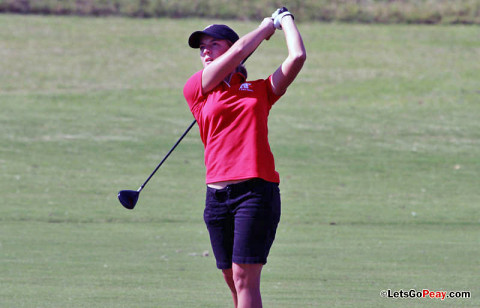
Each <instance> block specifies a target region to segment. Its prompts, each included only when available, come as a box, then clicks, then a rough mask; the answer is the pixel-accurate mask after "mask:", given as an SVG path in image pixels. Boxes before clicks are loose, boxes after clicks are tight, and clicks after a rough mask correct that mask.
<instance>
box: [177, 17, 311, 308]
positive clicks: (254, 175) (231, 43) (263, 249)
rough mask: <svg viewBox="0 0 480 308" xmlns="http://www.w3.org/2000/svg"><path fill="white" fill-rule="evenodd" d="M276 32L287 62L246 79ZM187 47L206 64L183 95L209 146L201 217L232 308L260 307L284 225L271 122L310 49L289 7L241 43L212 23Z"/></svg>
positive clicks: (206, 149)
mask: <svg viewBox="0 0 480 308" xmlns="http://www.w3.org/2000/svg"><path fill="white" fill-rule="evenodd" d="M276 28H277V29H282V30H283V32H284V34H285V38H286V43H287V47H288V56H287V58H286V59H285V60H284V61H283V63H282V64H281V65H280V67H279V68H278V69H277V70H276V71H275V72H274V73H273V74H271V75H270V76H268V77H267V78H266V79H262V80H255V81H246V77H247V76H246V75H247V74H246V70H245V68H244V67H243V65H242V63H243V62H244V61H245V59H246V58H247V57H248V56H249V55H250V54H252V53H253V52H254V51H255V49H256V48H257V47H258V46H259V45H260V43H262V42H263V40H268V39H269V38H270V37H271V36H272V35H273V34H274V32H275V29H276ZM188 43H189V45H190V47H192V48H198V49H199V50H200V59H201V61H202V64H203V69H202V70H200V71H198V72H197V73H195V74H193V75H192V76H191V77H190V78H189V79H188V81H187V83H186V84H185V87H184V90H183V91H184V96H185V99H186V101H187V102H188V105H189V107H190V110H191V112H192V113H193V115H194V117H195V119H196V120H197V122H198V125H199V129H200V136H201V139H202V141H203V144H204V146H205V166H206V183H207V193H206V206H205V212H204V219H205V223H206V225H207V228H208V231H209V234H210V241H211V244H212V249H213V253H214V255H215V259H216V263H217V267H218V268H219V269H221V270H222V272H223V276H224V279H225V281H226V283H227V284H228V286H229V287H230V290H231V292H232V296H233V301H234V304H235V307H242V308H245V307H262V299H261V295H260V274H261V271H262V267H263V265H264V264H265V263H267V256H268V253H269V250H270V247H271V245H272V243H273V240H274V238H275V232H276V229H277V225H278V222H279V220H280V191H279V188H278V183H279V182H280V178H279V175H278V173H277V172H276V171H275V164H274V158H273V155H272V152H271V150H270V145H269V143H268V127H267V118H268V114H269V111H270V108H271V107H272V105H273V104H274V103H275V102H276V101H277V100H278V99H279V98H280V97H281V96H282V95H283V94H284V93H285V91H286V90H287V87H288V86H289V85H290V84H291V83H292V82H293V80H294V79H295V77H296V76H297V74H298V73H299V71H300V69H301V68H302V66H303V63H304V62H305V59H306V52H305V47H304V45H303V42H302V38H301V36H300V33H299V31H298V29H297V27H296V25H295V22H294V18H293V16H292V14H290V13H289V12H288V10H287V9H286V8H282V9H278V10H277V11H276V12H275V13H274V14H273V15H272V17H269V18H265V19H264V20H263V21H262V23H261V24H260V26H259V27H258V28H257V29H255V30H253V31H251V32H249V33H248V34H246V35H245V36H243V37H241V38H239V37H238V35H237V34H236V33H235V32H234V31H233V30H232V29H230V28H229V27H228V26H225V25H210V26H208V27H206V28H205V29H204V30H202V31H196V32H194V33H192V35H191V36H190V38H189V40H188Z"/></svg>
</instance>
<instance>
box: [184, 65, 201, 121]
mask: <svg viewBox="0 0 480 308" xmlns="http://www.w3.org/2000/svg"><path fill="white" fill-rule="evenodd" d="M202 72H203V70H201V71H198V72H196V73H195V74H193V75H192V76H191V77H190V78H189V79H188V80H187V82H186V83H185V86H184V87H183V96H184V97H185V100H186V101H187V103H188V107H189V108H190V111H191V112H192V114H193V116H194V117H195V119H197V121H198V119H199V115H200V113H201V111H202V108H203V103H204V101H205V97H204V96H203V94H202Z"/></svg>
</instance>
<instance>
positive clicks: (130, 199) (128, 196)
mask: <svg viewBox="0 0 480 308" xmlns="http://www.w3.org/2000/svg"><path fill="white" fill-rule="evenodd" d="M196 122H197V121H196V120H193V122H192V124H190V126H189V127H188V128H187V130H186V131H185V132H184V133H183V135H182V136H181V137H180V138H179V139H178V141H177V142H176V143H175V144H174V145H173V147H172V148H171V149H170V151H168V153H167V155H165V157H164V158H163V159H162V161H161V162H160V163H159V164H158V166H157V167H156V168H155V170H153V172H152V174H150V176H149V177H148V179H147V180H146V181H145V183H143V184H142V186H140V188H139V189H138V190H121V191H120V192H119V193H118V200H119V201H120V203H121V204H122V205H123V206H124V207H125V208H126V209H129V210H133V208H134V207H135V205H136V204H137V201H138V196H139V195H140V192H141V191H142V190H143V188H144V187H145V185H147V183H148V181H150V179H151V178H152V176H153V175H154V174H155V172H157V170H158V169H159V168H160V166H161V165H162V164H163V162H164V161H165V160H166V159H167V158H168V156H170V154H172V152H173V150H175V148H176V147H177V145H178V144H179V143H180V141H182V139H183V137H185V136H186V135H187V134H188V132H189V131H190V129H191V128H192V127H193V126H194V125H195V123H196Z"/></svg>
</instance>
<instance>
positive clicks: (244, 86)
mask: <svg viewBox="0 0 480 308" xmlns="http://www.w3.org/2000/svg"><path fill="white" fill-rule="evenodd" d="M251 85H252V84H251V83H248V82H245V83H242V84H241V85H240V89H239V90H240V91H250V92H253V90H252V89H250V86H251Z"/></svg>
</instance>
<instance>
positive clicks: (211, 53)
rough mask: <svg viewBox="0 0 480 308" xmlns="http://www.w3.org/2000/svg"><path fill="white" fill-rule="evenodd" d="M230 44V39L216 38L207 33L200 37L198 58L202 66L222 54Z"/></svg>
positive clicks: (205, 65)
mask: <svg viewBox="0 0 480 308" xmlns="http://www.w3.org/2000/svg"><path fill="white" fill-rule="evenodd" d="M230 46H231V43H230V41H228V40H222V39H217V38H214V37H211V36H208V35H204V36H202V37H201V38H200V59H201V60H202V64H203V67H204V68H205V67H207V66H208V65H209V64H210V63H212V61H213V60H215V59H216V58H218V57H219V56H221V55H223V54H224V53H225V51H227V50H228V49H229V48H230Z"/></svg>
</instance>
